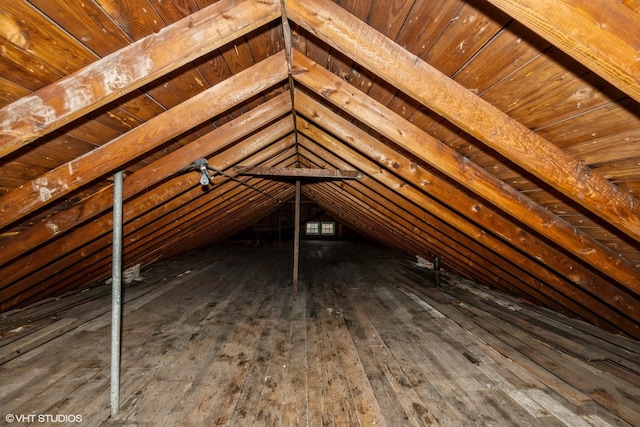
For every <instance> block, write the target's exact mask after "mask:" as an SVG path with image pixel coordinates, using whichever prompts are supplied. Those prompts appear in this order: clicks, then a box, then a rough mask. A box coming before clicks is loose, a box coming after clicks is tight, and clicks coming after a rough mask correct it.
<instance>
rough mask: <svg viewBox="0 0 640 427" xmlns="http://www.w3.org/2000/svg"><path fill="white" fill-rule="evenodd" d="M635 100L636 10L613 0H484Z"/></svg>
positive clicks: (639, 77)
mask: <svg viewBox="0 0 640 427" xmlns="http://www.w3.org/2000/svg"><path fill="white" fill-rule="evenodd" d="M487 1H489V3H492V4H494V5H495V6H497V7H498V8H500V9H502V10H503V11H504V12H506V13H507V14H509V15H510V16H511V17H513V18H515V19H517V20H518V21H520V22H522V23H523V24H524V25H525V26H527V27H529V28H530V29H532V30H533V31H535V32H536V33H537V34H538V35H540V36H541V37H543V38H545V39H546V40H547V41H549V42H550V43H552V44H554V45H555V46H557V47H559V48H560V49H562V50H563V51H564V52H565V53H566V54H568V55H570V56H572V57H573V58H574V59H576V60H577V61H579V62H581V63H582V65H584V66H585V67H587V68H589V69H591V70H592V71H594V72H595V73H596V74H598V75H600V77H602V78H604V79H605V80H607V81H608V82H609V83H611V84H612V85H614V86H616V87H617V88H618V89H620V90H621V91H622V92H624V93H626V94H627V95H629V96H630V97H632V98H633V99H635V100H636V101H638V102H640V53H639V50H640V15H638V14H637V13H634V12H633V11H632V10H631V9H630V8H628V7H626V6H625V5H624V4H622V3H620V1H616V0H599V1H594V0H487Z"/></svg>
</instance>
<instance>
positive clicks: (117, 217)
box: [111, 171, 123, 417]
mask: <svg viewBox="0 0 640 427" xmlns="http://www.w3.org/2000/svg"><path fill="white" fill-rule="evenodd" d="M122 181H123V173H122V171H119V172H116V173H115V174H114V176H113V182H114V184H113V252H112V257H113V263H112V270H111V280H112V281H111V285H112V293H111V295H112V300H111V416H112V417H114V416H116V415H117V414H118V410H119V409H120V331H121V321H122Z"/></svg>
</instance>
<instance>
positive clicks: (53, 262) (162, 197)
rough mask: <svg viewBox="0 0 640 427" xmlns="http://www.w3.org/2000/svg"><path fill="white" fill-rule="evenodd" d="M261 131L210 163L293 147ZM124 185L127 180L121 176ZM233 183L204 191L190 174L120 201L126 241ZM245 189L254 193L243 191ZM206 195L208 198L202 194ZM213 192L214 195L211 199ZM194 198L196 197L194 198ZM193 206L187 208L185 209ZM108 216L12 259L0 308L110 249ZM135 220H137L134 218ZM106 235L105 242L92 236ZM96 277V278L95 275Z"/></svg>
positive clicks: (227, 194)
mask: <svg viewBox="0 0 640 427" xmlns="http://www.w3.org/2000/svg"><path fill="white" fill-rule="evenodd" d="M260 136H264V135H258V134H256V135H254V136H253V137H252V138H248V139H247V140H245V141H243V142H242V143H240V144H237V145H234V147H233V148H230V149H228V150H225V151H223V152H222V153H220V154H218V155H216V156H214V157H213V158H211V159H210V161H211V162H212V163H215V164H217V165H218V166H219V167H220V168H222V169H226V168H228V167H231V166H232V165H233V164H235V163H237V162H240V161H242V160H249V161H252V162H256V163H260V162H265V161H269V160H271V159H276V158H277V156H278V155H279V153H282V152H285V151H287V150H290V149H291V148H292V147H293V145H294V142H293V137H291V136H289V137H285V138H284V139H280V138H281V137H280V136H278V135H272V136H271V137H269V138H264V137H262V138H260ZM125 186H126V180H125ZM235 187H240V188H242V189H245V187H243V186H240V185H239V184H237V183H235V182H233V181H231V180H228V179H227V178H225V177H221V178H220V183H219V184H217V185H216V186H215V187H214V188H213V189H211V190H209V191H208V192H206V193H205V192H203V191H202V189H201V188H200V186H199V185H197V178H196V179H194V178H193V177H191V176H189V175H179V176H176V177H175V178H174V179H172V180H170V181H167V182H166V183H163V184H162V185H160V186H158V187H155V188H153V189H151V190H150V191H149V192H148V193H145V194H142V195H139V196H138V197H136V198H133V199H131V200H130V201H127V202H126V203H125V205H124V221H125V240H129V239H130V233H131V232H132V230H136V229H138V228H141V227H146V226H148V225H150V226H151V227H152V228H153V229H154V230H155V229H156V228H159V227H160V226H161V225H162V224H165V225H166V227H167V229H166V230H165V231H164V233H165V234H166V233H168V230H171V229H173V228H176V231H177V232H179V231H180V230H179V227H176V225H175V223H176V221H185V215H188V213H189V212H190V211H195V212H197V213H205V214H206V212H207V210H206V208H204V207H203V205H204V204H206V203H207V202H208V201H210V200H212V199H220V200H227V199H229V198H231V197H233V194H234V193H233V192H231V190H232V189H233V188H235ZM247 191H253V190H250V189H247ZM203 195H206V197H201V196H203ZM212 196H213V197H212ZM194 200H198V201H197V202H194ZM189 204H191V206H189V208H188V209H187V210H184V211H180V213H178V214H176V210H178V209H183V208H184V207H185V206H187V205H189ZM111 220H112V218H111V214H110V213H108V212H107V213H103V214H102V215H100V216H97V217H96V218H95V219H94V220H93V221H91V222H88V223H87V224H86V225H85V226H84V227H81V228H76V229H74V230H72V231H71V232H69V233H67V234H63V235H61V236H59V237H58V240H56V241H55V244H50V245H45V246H42V247H40V248H39V249H37V250H35V251H34V252H32V253H29V254H27V255H26V256H24V257H23V258H22V259H21V262H20V263H12V264H9V265H7V266H6V267H5V268H4V269H3V275H2V276H1V277H0V310H2V309H4V308H6V307H11V306H13V305H15V304H17V303H19V302H22V301H23V299H22V298H23V297H24V295H22V293H23V292H37V293H42V292H43V289H40V288H37V287H33V284H34V283H38V282H40V281H43V280H46V279H47V278H52V277H53V278H58V273H59V272H60V271H61V270H63V269H64V268H67V267H69V266H71V265H73V264H74V263H75V262H77V259H78V258H83V259H84V258H87V259H91V260H93V261H94V262H95V261H96V259H95V258H96V257H93V256H91V254H93V253H95V252H97V251H98V250H103V249H104V250H105V251H107V252H108V251H110V249H109V247H110V240H109V239H110V237H108V236H106V235H108V234H109V233H110V232H111ZM134 220H135V221H134ZM104 236H106V237H105V239H106V240H104V241H103V243H102V244H101V243H99V242H97V240H96V239H99V238H102V237H104ZM80 250H81V251H82V253H83V254H84V255H83V256H77V257H76V256H66V257H64V256H63V255H69V254H71V253H73V252H74V251H80ZM94 280H95V279H94Z"/></svg>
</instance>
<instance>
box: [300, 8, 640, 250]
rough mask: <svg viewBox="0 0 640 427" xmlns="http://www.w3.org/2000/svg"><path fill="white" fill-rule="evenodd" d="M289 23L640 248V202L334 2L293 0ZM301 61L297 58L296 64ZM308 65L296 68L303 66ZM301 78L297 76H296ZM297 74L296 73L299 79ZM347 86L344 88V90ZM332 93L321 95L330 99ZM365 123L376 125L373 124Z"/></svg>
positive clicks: (331, 88)
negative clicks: (603, 220) (590, 214)
mask: <svg viewBox="0 0 640 427" xmlns="http://www.w3.org/2000/svg"><path fill="white" fill-rule="evenodd" d="M287 16H288V17H289V18H290V19H292V20H293V21H295V22H296V23H298V24H299V25H301V26H302V27H304V28H305V29H306V30H307V31H309V32H310V33H312V34H315V35H316V36H318V37H319V38H320V39H321V40H323V41H325V42H326V43H328V44H329V45H331V46H333V47H334V48H336V49H338V50H339V51H341V52H342V53H343V54H345V55H346V56H348V57H350V58H353V60H354V61H357V62H358V63H360V64H361V65H362V66H363V67H365V68H367V69H369V70H371V71H372V72H374V73H375V74H376V75H378V76H379V77H381V78H382V79H384V80H386V81H388V82H390V83H391V84H393V85H394V86H396V87H397V88H398V89H399V90H400V91H402V92H404V93H406V94H407V95H409V96H411V97H412V98H414V99H416V100H417V101H418V102H420V103H422V104H423V105H425V106H426V107H428V108H430V109H431V110H433V111H435V112H436V113H437V114H439V115H441V116H442V117H444V118H446V119H447V120H449V121H450V122H451V123H453V124H455V125H456V126H458V127H459V128H460V129H462V130H464V131H465V132H467V133H469V134H470V135H472V136H474V137H476V138H478V139H479V140H481V141H482V142H484V143H485V144H487V145H488V146H489V147H491V148H493V149H494V150H496V151H498V152H499V153H501V154H502V155H504V156H505V157H506V158H508V159H509V160H511V161H513V162H514V163H516V164H518V165H519V166H521V167H522V168H524V169H525V170H527V171H529V172H531V173H532V174H534V175H535V176H537V177H538V178H540V179H542V180H543V181H545V182H547V183H549V184H550V185H552V186H553V187H554V188H556V189H557V190H559V191H560V192H562V193H564V194H565V195H567V196H568V197H570V198H571V199H573V200H575V201H576V202H577V203H579V204H581V205H582V206H584V207H585V208H587V209H588V210H590V211H591V212H592V213H594V214H595V215H596V216H598V217H601V218H603V219H605V220H606V221H608V222H609V223H611V224H612V225H613V226H615V227H617V228H619V229H620V230H622V231H623V232H625V233H626V234H628V235H629V236H630V237H632V238H634V239H636V240H638V241H640V201H639V200H637V199H636V198H634V197H633V196H632V195H630V194H628V193H626V192H623V191H620V190H619V189H618V188H617V187H616V186H615V185H614V184H612V183H611V182H609V181H607V180H606V179H604V178H603V177H602V176H600V175H598V174H597V173H594V172H593V171H591V169H590V168H589V167H588V166H587V165H585V164H584V163H582V162H579V161H577V160H576V159H574V158H573V157H572V156H570V155H569V154H567V153H565V152H564V151H562V150H561V149H560V148H558V147H556V146H555V145H553V144H551V143H550V142H548V141H546V140H545V139H543V138H542V137H540V136H538V135H537V134H536V133H534V132H532V131H531V130H529V129H528V128H527V127H525V126H524V125H522V124H521V123H519V122H517V121H516V120H513V119H512V118H511V117H509V116H508V115H507V114H505V113H503V112H502V111H500V110H498V109H497V108H495V107H494V106H492V105H491V104H489V103H488V102H486V101H485V100H483V99H482V98H480V97H479V96H477V95H475V94H473V93H472V92H471V91H469V90H468V89H466V88H464V87H463V86H461V85H460V84H458V83H457V82H455V81H454V80H452V79H450V78H449V77H448V76H446V75H444V74H442V73H441V72H439V71H438V70H436V69H435V68H434V67H432V66H430V65H429V64H427V63H426V62H424V61H422V60H421V59H420V58H418V57H417V56H415V55H413V54H412V53H410V52H408V51H406V50H405V49H403V48H402V47H401V46H399V45H397V44H396V43H395V42H393V41H392V40H390V39H388V38H387V37H385V36H384V35H383V34H380V33H379V32H377V31H376V30H375V29H373V28H371V27H369V26H368V25H366V24H365V23H363V22H362V21H360V20H358V19H356V18H355V17H353V16H352V15H350V14H349V13H348V12H347V11H345V10H344V9H342V8H341V7H339V6H338V5H336V4H335V3H333V2H331V1H328V0H304V1H300V0H289V1H288V2H287ZM296 56H297V57H301V56H302V55H300V54H298V55H295V52H294V62H295V58H296ZM301 63H304V61H298V64H301ZM298 71H299V70H298ZM296 73H297V71H296V70H294V77H295V76H296ZM344 84H346V83H345V82H344V81H342V82H341V83H340V85H344ZM334 90H336V88H334V87H330V88H329V87H325V88H323V91H324V93H323V95H324V96H325V97H327V98H329V97H331V95H332V91H334ZM365 123H368V124H370V123H371V122H370V121H369V120H366V121H365Z"/></svg>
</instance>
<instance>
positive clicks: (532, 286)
mask: <svg viewBox="0 0 640 427" xmlns="http://www.w3.org/2000/svg"><path fill="white" fill-rule="evenodd" d="M297 105H298V106H299V108H300V114H301V115H307V114H309V115H311V116H313V117H315V118H316V119H317V120H319V121H320V122H321V123H322V124H323V125H325V126H326V125H327V122H328V120H333V121H342V122H343V125H342V126H339V125H335V126H332V127H333V128H334V129H335V128H340V129H341V132H340V134H341V135H343V136H344V138H345V140H346V141H350V144H352V145H353V146H354V148H350V147H347V146H346V144H345V143H340V142H337V140H336V139H334V138H332V137H330V136H328V135H326V133H325V132H324V131H321V130H320V129H319V128H317V127H316V126H314V125H311V124H310V123H300V126H299V127H300V129H301V130H302V133H303V134H304V135H305V136H307V137H308V138H310V140H313V141H314V143H315V144H317V145H318V146H321V147H322V149H323V150H325V151H322V152H319V151H318V150H317V149H315V148H314V147H311V146H309V145H308V144H306V143H305V141H306V140H305V139H301V144H302V146H303V147H304V148H305V149H307V150H310V151H312V152H313V153H314V154H316V155H317V157H318V158H322V159H324V160H325V161H326V162H328V161H329V160H331V161H330V162H329V164H330V165H331V166H332V167H341V168H342V167H354V168H357V169H359V170H362V171H363V173H365V177H364V178H363V179H362V185H367V186H369V187H372V186H373V187H372V188H374V191H373V192H374V193H376V194H381V195H383V194H386V193H387V192H388V191H392V192H394V193H397V195H398V196H399V197H402V198H404V199H406V201H408V202H409V203H412V204H413V206H416V207H418V208H415V207H411V206H410V205H407V202H404V203H402V202H395V203H396V205H394V206H393V207H390V209H392V210H393V211H396V212H399V211H403V210H406V209H412V210H413V215H414V216H415V217H416V218H418V220H416V221H414V226H416V227H420V222H421V221H422V220H423V219H424V218H425V217H433V218H432V219H430V220H428V222H429V223H430V224H433V223H438V222H441V223H442V224H441V225H439V226H437V227H435V228H436V230H437V231H433V230H431V231H429V229H428V228H427V229H425V230H424V232H425V233H427V234H428V235H429V236H430V237H431V238H434V235H436V234H437V233H439V230H448V229H452V230H454V232H452V233H451V235H458V236H459V237H457V238H456V240H457V241H458V242H460V246H463V247H465V248H468V247H474V245H480V246H484V249H485V250H484V251H481V252H482V253H485V252H487V251H489V252H492V253H495V254H497V255H499V256H500V257H502V259H504V260H506V262H507V264H508V263H512V262H513V263H515V264H516V269H521V268H523V269H525V270H526V271H527V272H526V273H524V272H521V273H520V274H519V276H520V277H518V280H515V282H516V283H517V282H523V286H524V287H523V288H522V289H520V293H523V292H524V293H527V294H531V292H532V291H533V292H534V293H537V292H538V290H539V289H545V292H547V293H551V294H554V293H557V295H558V296H557V297H556V299H557V300H561V301H563V304H564V305H565V306H566V308H567V309H569V308H570V307H573V308H572V310H574V313H575V314H577V315H579V316H581V317H582V318H585V316H586V317H589V318H590V319H591V320H590V321H592V322H596V323H598V321H597V320H596V319H594V318H593V317H592V315H591V314H589V313H597V315H598V316H600V317H601V319H606V322H608V323H610V324H616V325H618V327H622V325H624V328H625V330H626V331H628V332H629V333H630V334H632V335H637V334H638V333H640V331H638V330H637V325H638V321H637V319H638V318H640V313H638V312H637V307H638V304H639V300H638V298H637V297H635V296H634V295H632V294H626V295H625V297H622V298H621V294H620V292H619V290H618V289H617V287H616V286H613V285H612V284H611V283H609V282H607V281H605V280H601V281H597V282H592V279H591V273H590V272H588V271H587V270H586V269H585V268H584V267H583V266H581V265H580V264H578V263H570V264H566V260H564V259H563V257H562V254H560V253H558V251H557V249H555V248H554V247H553V246H550V245H547V244H546V243H544V242H543V241H540V240H538V239H537V238H536V237H535V236H528V237H527V238H524V236H526V233H522V234H521V232H522V230H519V229H518V228H514V227H513V225H511V224H509V222H508V221H507V220H506V219H502V218H501V217H500V214H499V213H497V212H490V210H489V209H487V208H486V207H482V209H478V210H477V211H475V210H474V207H475V206H482V205H481V204H480V205H479V203H478V201H476V200H472V199H467V201H466V202H464V197H461V196H462V195H456V196H455V197H454V196H453V195H455V194H456V193H458V192H457V191H456V189H455V188H450V187H449V184H447V183H445V182H439V179H438V178H436V177H429V176H428V175H429V174H428V173H426V176H425V172H426V171H424V170H423V169H421V168H420V167H418V166H416V165H413V164H412V162H411V161H410V160H408V159H403V158H402V156H400V155H398V154H394V153H393V151H391V150H388V149H387V150H384V149H383V147H381V146H382V145H383V144H380V143H378V144H377V145H376V146H377V148H376V149H367V148H366V147H365V145H367V144H376V143H375V141H373V138H369V140H367V137H366V136H364V135H362V132H361V131H359V130H357V128H356V127H355V126H353V125H350V124H348V123H346V122H345V121H344V119H340V118H338V117H336V116H335V114H333V113H330V112H328V111H326V109H324V108H322V107H321V106H319V105H315V106H314V108H313V109H309V107H308V102H305V101H304V100H303V99H302V97H299V98H298V102H297ZM320 111H322V112H320ZM327 116H333V117H327ZM299 120H303V119H299ZM345 127H351V128H352V129H351V130H345ZM353 141H359V142H358V143H354V142H353ZM356 149H357V150H358V152H364V153H367V154H369V155H371V154H373V153H375V154H378V151H376V150H381V151H379V155H381V156H384V155H389V156H393V157H390V158H389V160H388V162H386V163H383V164H382V165H383V166H384V167H385V168H387V170H389V171H390V172H388V173H385V172H384V171H381V170H380V166H379V165H380V163H377V162H376V161H377V158H376V155H375V154H374V155H373V156H372V159H371V160H366V159H365V158H364V157H363V156H362V155H360V154H359V153H358V152H356V151H355V150H356ZM338 156H340V158H341V159H343V160H342V162H346V163H340V161H336V160H335V159H336V158H337V157H338ZM394 166H395V167H394ZM404 169H412V171H413V172H411V174H410V175H411V177H410V178H407V180H406V181H404V182H406V183H408V184H411V185H413V187H411V186H409V185H403V181H401V180H400V179H398V178H396V177H394V176H392V173H401V174H403V175H404V176H409V174H405V173H403V172H404ZM425 179H428V181H429V185H427V186H426V188H425V186H424V185H423V182H425ZM372 180H373V181H377V183H375V184H374V183H372ZM344 185H347V186H358V187H359V186H360V184H358V183H351V182H345V183H344ZM385 187H386V189H385ZM448 187H449V188H448ZM420 188H423V189H424V190H425V192H426V193H433V194H434V197H435V199H436V200H437V199H440V200H442V198H441V197H440V196H439V194H449V195H451V196H450V200H447V201H446V202H443V203H445V204H450V205H451V204H452V203H453V204H454V206H452V207H450V208H449V209H451V210H454V209H457V210H458V211H459V213H456V212H452V211H449V210H448V209H447V208H446V207H443V206H441V205H440V203H439V202H437V201H436V200H433V199H431V198H430V197H426V196H425V195H424V194H421V192H420V191H419V190H417V189H420ZM438 188H440V189H438ZM384 199H385V200H397V198H396V197H395V196H393V195H385V197H384ZM451 199H455V200H451ZM416 209H417V210H416ZM420 210H423V211H424V212H423V213H420V212H419V211H420ZM465 214H466V215H469V214H470V219H472V220H473V222H471V221H468V220H466V219H465V218H463V217H462V215H465ZM476 221H477V222H478V223H479V224H480V226H482V225H485V226H486V229H487V230H496V229H500V230H502V231H503V232H504V233H506V234H507V235H506V236H505V239H506V242H504V241H500V240H499V239H496V238H495V237H494V236H493V235H491V234H490V233H487V232H486V231H485V230H484V229H482V228H480V227H479V226H476V225H474V222H476ZM509 233H512V235H511V238H509V236H508V234H509ZM408 238H410V237H408ZM445 238H448V236H447V237H445ZM523 238H524V239H523ZM514 247H515V248H516V249H515V250H514ZM532 248H535V250H536V251H539V253H541V254H545V256H547V257H549V258H547V259H544V260H542V261H543V262H544V263H545V264H546V267H547V268H548V270H546V271H545V269H541V268H540V266H539V265H537V262H539V261H538V260H532V259H530V258H528V257H527V256H523V255H522V253H521V252H519V251H523V252H525V251H527V250H531V249H532ZM443 250H444V249H443V247H441V246H439V247H437V248H434V253H443V252H442V251H443ZM454 255H455V254H454ZM450 256H452V255H450ZM492 262H493V266H494V267H496V266H501V265H502V264H503V263H504V261H500V262H497V263H496V262H495V261H492ZM476 263H477V261H476ZM512 268H513V267H512ZM512 268H511V269H512ZM502 269H504V270H506V271H509V270H510V268H509V267H505V266H504V265H503V266H502V267H500V268H498V270H502ZM529 272H530V273H529ZM559 273H560V275H561V274H563V273H564V274H566V277H559ZM492 274H493V273H492ZM529 274H532V277H531V278H528V277H527V276H528V275H529ZM516 275H518V274H516ZM471 276H472V277H473V276H474V275H473V274H471ZM523 278H524V280H523ZM476 280H479V281H481V282H486V281H488V279H486V278H484V279H483V278H482V277H476ZM525 283H526V284H525ZM527 289H529V290H528V291H527ZM510 291H511V292H514V290H513V289H511V290H510ZM593 292H598V294H599V295H600V298H602V299H603V301H605V302H606V303H607V304H609V305H610V307H608V306H607V305H606V304H602V303H601V302H600V301H599V300H597V299H593V298H592V296H591V295H592V293H593ZM532 298H536V297H532ZM539 298H540V296H538V297H537V298H536V299H539ZM543 299H544V298H543ZM572 299H573V300H575V302H577V303H578V304H580V306H575V302H572V301H571V300H572ZM547 303H549V302H548V301H547ZM552 305H553V304H552ZM612 307H613V309H612ZM558 309H559V308H558V307H556V310H558ZM616 309H620V310H621V311H622V312H625V313H626V314H627V315H628V316H630V317H632V318H633V317H635V319H624V318H623V317H621V316H620V314H619V313H617V312H616ZM559 311H563V310H559ZM599 323H600V324H602V320H600V321H599Z"/></svg>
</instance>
